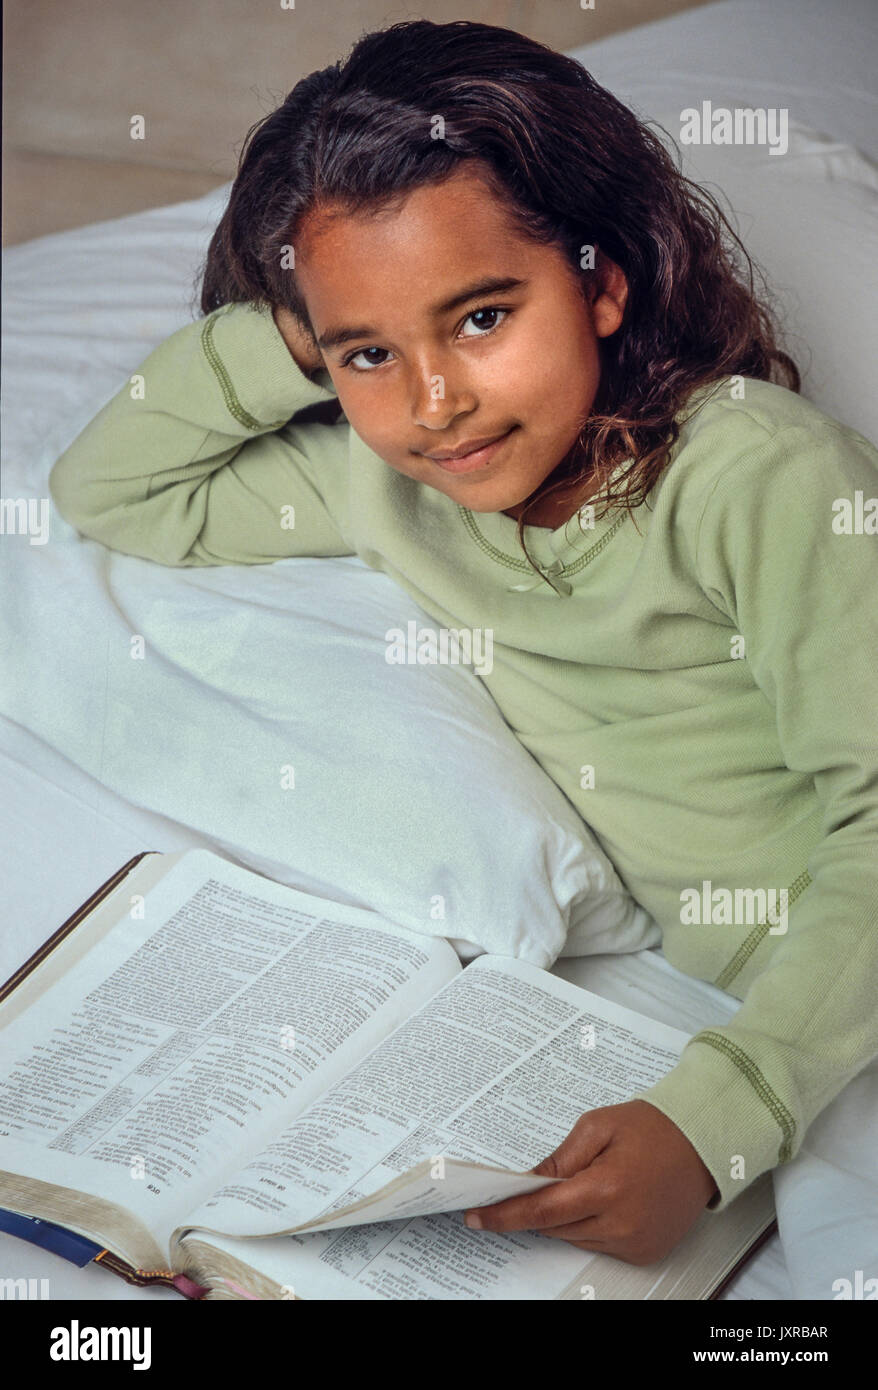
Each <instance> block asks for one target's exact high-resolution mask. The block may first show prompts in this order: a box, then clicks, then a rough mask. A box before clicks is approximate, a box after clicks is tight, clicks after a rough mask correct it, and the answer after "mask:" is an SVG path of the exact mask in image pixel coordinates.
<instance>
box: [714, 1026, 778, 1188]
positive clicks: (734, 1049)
mask: <svg viewBox="0 0 878 1390" xmlns="http://www.w3.org/2000/svg"><path fill="white" fill-rule="evenodd" d="M690 1041H692V1042H703V1043H707V1044H708V1046H710V1047H715V1048H716V1049H717V1051H718V1052H723V1053H725V1055H726V1056H727V1057H728V1058H729V1060H730V1061H731V1062H732V1063H734V1065H735V1066H736V1067H737V1068H738V1070H739V1071H741V1072H743V1074H744V1076H746V1078H747V1080H748V1081H749V1082H750V1085H751V1086H752V1087H753V1089H754V1091H755V1092H756V1094H757V1095H758V1096H759V1099H760V1100H761V1101H763V1102H764V1103H765V1105H767V1107H768V1109H769V1110H770V1111H771V1113H772V1115H773V1116H774V1118H775V1120H776V1121H777V1124H778V1126H779V1128H780V1129H781V1131H782V1133H783V1143H782V1144H781V1146H780V1152H779V1153H778V1157H777V1161H778V1163H786V1162H788V1160H789V1159H790V1157H791V1156H792V1151H793V1138H794V1136H795V1133H796V1122H795V1120H794V1119H793V1117H792V1115H791V1114H790V1112H789V1110H788V1109H787V1107H786V1106H785V1105H784V1103H783V1101H782V1100H781V1099H780V1097H779V1096H777V1095H776V1094H775V1092H774V1091H773V1090H772V1089H771V1087H770V1086H769V1084H768V1082H767V1081H766V1079H765V1077H764V1076H763V1075H762V1072H761V1071H760V1070H759V1068H758V1067H757V1066H756V1065H755V1063H754V1062H752V1061H751V1060H750V1058H749V1057H748V1056H747V1054H746V1052H743V1051H742V1050H741V1048H740V1047H738V1045H737V1043H733V1042H732V1041H731V1040H730V1039H729V1038H727V1037H725V1036H724V1035H723V1034H722V1033H713V1032H711V1031H710V1030H708V1031H706V1032H704V1033H696V1035H695V1037H694V1038H692V1039H691V1040H690Z"/></svg>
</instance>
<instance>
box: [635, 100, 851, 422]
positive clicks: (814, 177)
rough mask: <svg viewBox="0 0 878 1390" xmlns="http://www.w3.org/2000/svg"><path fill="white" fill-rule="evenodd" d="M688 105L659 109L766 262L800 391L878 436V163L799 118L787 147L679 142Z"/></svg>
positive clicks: (699, 179)
mask: <svg viewBox="0 0 878 1390" xmlns="http://www.w3.org/2000/svg"><path fill="white" fill-rule="evenodd" d="M746 104H747V103H744V105H746ZM685 105H686V103H683V107H685ZM717 105H719V103H714V106H717ZM683 107H681V108H680V109H679V110H674V111H670V112H668V111H665V113H664V114H662V115H659V116H658V117H657V120H658V122H659V124H660V125H661V126H663V127H664V129H665V130H666V131H667V132H668V133H669V134H670V135H672V136H673V138H674V141H675V142H676V144H677V146H678V147H679V150H680V154H681V155H682V159H683V173H684V174H685V175H686V176H687V177H688V178H691V179H693V180H694V181H695V182H696V183H699V184H704V185H705V186H706V188H707V190H708V192H710V193H712V194H713V195H714V197H717V201H718V202H719V204H720V207H721V208H722V209H723V211H724V212H725V213H726V216H727V217H729V221H730V222H731V225H732V227H733V228H734V229H735V231H737V233H738V236H739V237H740V238H741V240H742V241H743V243H744V245H745V247H746V248H747V251H748V252H749V254H750V256H751V258H753V259H754V260H755V261H756V262H757V263H758V265H760V266H761V267H762V269H763V271H764V272H765V274H766V277H767V280H768V284H769V288H770V290H771V291H772V292H773V293H774V295H775V296H776V309H777V311H778V316H779V318H780V320H781V324H782V326H783V327H784V328H785V330H786V335H787V339H788V341H787V343H786V347H787V351H789V352H790V353H791V355H792V356H793V358H794V359H795V360H796V363H797V365H798V366H799V369H800V371H801V372H802V377H803V382H802V395H803V396H806V397H807V398H808V399H809V400H811V401H813V402H814V404H815V405H817V406H819V407H820V409H821V410H824V411H826V413H827V414H828V415H831V416H833V417H834V418H835V419H836V420H840V421H841V422H842V423H843V424H846V425H850V426H852V427H853V429H855V430H859V432H860V433H861V434H864V435H865V436H866V437H867V438H868V439H871V440H873V441H878V392H876V391H875V382H874V375H875V363H876V361H878V323H876V318H875V305H874V294H869V293H868V287H869V286H871V285H873V284H874V281H875V266H876V265H878V168H876V166H875V165H874V164H873V163H872V161H871V160H870V159H867V158H866V156H865V155H862V154H860V152H859V151H858V150H855V149H853V148H852V147H851V146H850V145H845V144H843V143H841V142H840V141H838V140H834V139H832V138H831V137H830V136H828V135H821V134H819V133H818V132H816V131H814V130H811V129H809V128H808V127H806V126H804V125H801V124H799V123H798V122H796V121H793V120H790V121H789V126H788V139H787V144H788V148H787V151H786V153H785V154H770V153H769V147H768V145H767V144H764V145H757V144H755V143H754V144H752V145H714V144H710V145H707V144H700V145H682V144H681V143H680V129H681V110H682V109H683ZM696 109H697V108H696ZM730 109H733V108H730ZM655 133H656V134H657V135H658V136H659V138H660V139H662V141H663V142H664V143H665V144H668V141H667V139H666V137H665V136H664V135H663V134H662V132H661V131H655ZM672 152H673V151H672ZM718 190H721V191H722V194H724V195H725V196H724V197H723V196H717V195H718ZM729 203H731V206H732V209H733V214H732V215H731V216H730V215H729Z"/></svg>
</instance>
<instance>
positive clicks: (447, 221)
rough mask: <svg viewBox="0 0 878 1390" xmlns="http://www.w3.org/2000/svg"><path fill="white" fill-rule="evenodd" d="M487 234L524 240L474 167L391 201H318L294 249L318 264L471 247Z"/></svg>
mask: <svg viewBox="0 0 878 1390" xmlns="http://www.w3.org/2000/svg"><path fill="white" fill-rule="evenodd" d="M485 238H489V239H490V241H491V242H492V243H493V244H495V245H497V244H498V243H499V244H501V245H504V244H505V245H511V244H518V243H520V242H524V241H525V238H524V237H523V236H522V234H521V231H520V229H519V228H518V226H517V224H516V223H515V221H514V219H513V217H512V216H511V212H510V207H509V204H508V202H507V201H505V200H504V199H503V197H502V195H500V194H499V193H498V190H497V189H495V188H494V187H492V186H491V185H490V184H489V183H488V182H487V181H486V180H485V179H484V178H483V177H482V176H480V175H479V174H478V173H477V172H476V171H474V170H471V169H461V170H459V171H455V173H454V174H452V175H449V176H448V177H447V178H446V179H443V180H442V182H440V183H435V182H431V183H424V184H421V185H419V186H418V187H416V188H413V189H412V190H410V191H409V192H406V193H402V194H397V195H395V196H394V198H393V199H392V201H386V200H383V201H382V202H381V203H378V204H374V205H366V206H361V207H350V206H345V204H344V203H342V202H340V201H334V202H326V201H324V202H320V203H318V204H317V205H316V206H315V207H314V208H313V209H312V210H311V211H310V212H309V213H307V214H306V216H305V217H304V218H303V220H302V223H301V225H300V228H299V231H298V234H297V237H296V251H297V256H298V255H301V257H302V260H303V262H310V263H312V264H313V265H315V266H317V265H322V264H323V263H324V262H330V261H332V260H334V259H335V258H337V257H338V256H340V255H344V254H350V255H352V256H357V255H358V254H364V253H365V252H367V251H368V252H370V253H372V254H380V255H383V256H393V255H405V254H407V253H408V254H412V253H415V254H416V253H417V252H418V251H422V252H424V253H425V254H429V253H430V251H431V250H433V249H434V248H435V246H436V245H437V243H443V242H444V243H448V244H449V245H451V246H455V245H463V246H471V245H472V244H473V243H475V242H476V241H479V240H484V239H485Z"/></svg>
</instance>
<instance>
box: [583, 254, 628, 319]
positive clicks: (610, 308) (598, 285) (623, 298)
mask: <svg viewBox="0 0 878 1390" xmlns="http://www.w3.org/2000/svg"><path fill="white" fill-rule="evenodd" d="M596 269H597V272H598V274H597V279H596V281H595V282H594V284H595V290H594V292H593V295H592V300H591V311H592V320H593V323H594V331H595V333H596V334H597V336H598V337H599V338H608V337H609V336H610V334H611V333H615V332H616V329H617V328H618V327H619V325H620V324H621V322H622V316H623V314H624V312H625V304H626V302H627V300H628V281H627V279H626V278H625V272H624V271H623V270H622V269H621V267H620V266H618V265H617V264H616V262H615V261H611V260H610V258H609V256H607V255H606V254H605V253H604V252H603V251H601V250H600V248H598V265H597V267H596Z"/></svg>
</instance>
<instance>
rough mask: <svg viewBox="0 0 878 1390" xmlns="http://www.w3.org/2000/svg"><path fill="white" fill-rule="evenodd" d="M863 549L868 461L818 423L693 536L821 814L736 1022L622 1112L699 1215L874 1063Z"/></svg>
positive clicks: (870, 594) (874, 911)
mask: <svg viewBox="0 0 878 1390" xmlns="http://www.w3.org/2000/svg"><path fill="white" fill-rule="evenodd" d="M858 499H859V500H858ZM870 499H872V503H871V508H870ZM844 501H847V503H848V504H849V507H850V512H851V514H852V516H853V527H852V531H851V533H845V532H844V531H843V530H842V528H841V522H840V518H841V515H842V507H841V505H840V504H842V503H843V502H844ZM870 517H871V520H870ZM858 518H859V520H858ZM876 532H878V451H876V450H875V449H874V448H873V447H872V445H871V444H869V443H868V441H867V440H865V439H863V438H862V436H860V435H858V434H856V433H855V432H854V431H853V430H848V429H846V428H845V427H843V426H840V425H836V424H835V423H834V422H831V421H828V420H826V421H825V422H824V423H821V424H819V425H817V426H816V427H810V426H809V427H808V428H806V427H804V426H801V425H794V426H791V427H789V428H786V429H783V430H781V431H779V432H778V433H776V434H773V435H772V437H771V439H770V440H769V441H768V443H767V444H766V446H765V447H763V448H759V449H757V450H755V451H754V452H752V453H751V454H750V455H749V456H748V457H747V458H745V459H743V460H740V461H738V462H737V463H736V464H735V466H734V467H733V468H731V469H727V470H725V472H724V473H723V474H721V476H720V478H719V480H718V482H717V483H716V484H715V485H714V486H713V489H712V491H711V493H710V495H709V497H708V499H707V502H706V504H705V507H704V510H703V512H702V516H701V522H700V525H699V530H698V533H697V536H696V541H695V557H696V558H695V565H696V569H697V571H698V576H699V581H700V583H701V585H702V587H703V590H704V592H705V593H706V595H707V596H708V598H709V599H710V600H711V602H712V603H713V604H714V605H715V606H716V607H717V609H718V610H720V612H722V613H723V614H724V615H727V617H728V618H730V619H731V621H732V623H733V624H735V627H736V630H737V632H738V633H739V634H740V635H741V636H742V637H743V638H744V643H745V657H746V660H747V662H748V664H749V667H750V671H751V673H752V675H753V678H754V680H755V682H756V684H757V685H758V687H759V689H760V690H761V691H762V692H763V694H764V695H765V698H766V700H769V701H770V702H771V705H772V707H773V709H774V712H775V718H776V723H777V732H778V738H779V743H780V747H781V750H782V754H783V758H784V761H785V763H786V765H787V766H788V767H790V768H793V769H795V770H797V771H799V772H803V773H806V774H809V775H810V776H812V777H813V779H814V787H815V791H816V794H817V796H818V798H819V802H820V806H821V811H822V823H821V830H822V838H821V839H820V841H819V842H818V843H817V844H816V845H815V847H814V849H813V851H812V853H811V855H810V857H809V859H808V862H807V876H808V877H809V878H810V881H809V882H808V883H807V886H806V888H805V891H804V892H802V893H801V894H800V895H799V896H798V897H797V898H796V900H795V903H794V904H792V905H791V906H790V907H789V911H788V916H787V931H786V933H785V934H777V935H776V936H775V937H774V941H775V942H776V945H775V949H774V951H773V953H772V955H771V956H770V957H769V958H768V959H767V961H766V964H765V967H764V968H763V970H762V971H761V973H760V974H758V975H757V976H756V977H755V978H754V979H753V980H752V982H751V984H750V987H749V989H748V990H747V992H746V993H745V995H744V998H743V1002H742V1003H741V1006H740V1008H739V1009H738V1011H737V1013H736V1014H735V1015H734V1016H733V1018H732V1019H731V1020H730V1021H729V1023H728V1024H727V1025H725V1026H723V1027H715V1028H708V1029H705V1030H703V1031H702V1032H700V1033H697V1034H696V1035H695V1036H694V1038H693V1039H691V1040H690V1041H689V1043H688V1044H687V1045H686V1047H685V1048H684V1050H683V1052H682V1054H681V1057H680V1061H679V1062H678V1064H677V1065H676V1066H675V1067H674V1068H673V1070H672V1071H671V1072H670V1073H669V1074H668V1075H667V1076H666V1077H663V1078H662V1079H661V1080H660V1081H659V1082H658V1083H657V1084H655V1085H654V1086H652V1087H651V1088H650V1089H649V1090H645V1091H641V1092H639V1093H638V1094H637V1096H635V1097H633V1099H641V1100H645V1101H648V1102H649V1103H650V1104H652V1105H655V1106H656V1107H657V1108H658V1109H659V1110H661V1111H662V1112H663V1113H664V1114H665V1115H667V1116H668V1117H669V1119H671V1120H673V1121H674V1123H675V1124H677V1126H678V1127H679V1128H680V1129H681V1130H682V1131H683V1133H684V1134H685V1135H686V1137H687V1138H688V1139H689V1141H690V1143H691V1144H692V1145H693V1147H694V1148H695V1149H696V1151H697V1152H698V1154H699V1156H700V1158H701V1160H702V1162H703V1163H704V1164H705V1165H706V1167H707V1168H708V1169H709V1170H710V1172H711V1173H712V1174H713V1177H714V1180H715V1181H716V1184H717V1188H718V1194H717V1195H715V1196H714V1198H713V1199H712V1201H711V1203H709V1205H708V1210H712V1211H722V1210H723V1209H724V1208H725V1207H727V1206H728V1205H729V1203H730V1202H731V1201H733V1199H734V1198H735V1197H736V1196H737V1195H738V1194H739V1193H740V1192H741V1191H743V1189H744V1188H745V1187H747V1186H749V1184H750V1183H751V1182H753V1181H754V1180H755V1179H756V1178H757V1177H759V1176H760V1175H761V1174H762V1173H763V1172H765V1171H767V1170H769V1169H772V1168H774V1167H776V1166H778V1165H779V1164H781V1163H785V1162H788V1161H789V1160H790V1159H792V1158H793V1157H795V1155H796V1153H797V1152H798V1150H799V1148H800V1147H801V1144H802V1140H803V1138H804V1135H805V1132H806V1131H807V1129H808V1127H809V1125H810V1124H811V1122H812V1121H813V1120H814V1119H815V1118H816V1116H817V1115H818V1114H819V1113H820V1111H821V1110H823V1109H824V1108H825V1107H826V1106H827V1105H828V1104H829V1103H830V1101H832V1100H833V1099H834V1097H835V1096H837V1095H838V1093H839V1092H840V1091H841V1090H842V1089H843V1088H844V1087H845V1086H846V1085H847V1083H848V1082H849V1081H850V1080H852V1078H853V1077H855V1076H856V1075H857V1073H858V1072H860V1071H861V1070H862V1069H863V1067H864V1066H866V1065H867V1064H868V1063H869V1062H870V1061H871V1060H872V1059H873V1058H875V1057H876V1055H878V533H876ZM742 1159H743V1171H742V1166H741V1160H742Z"/></svg>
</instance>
